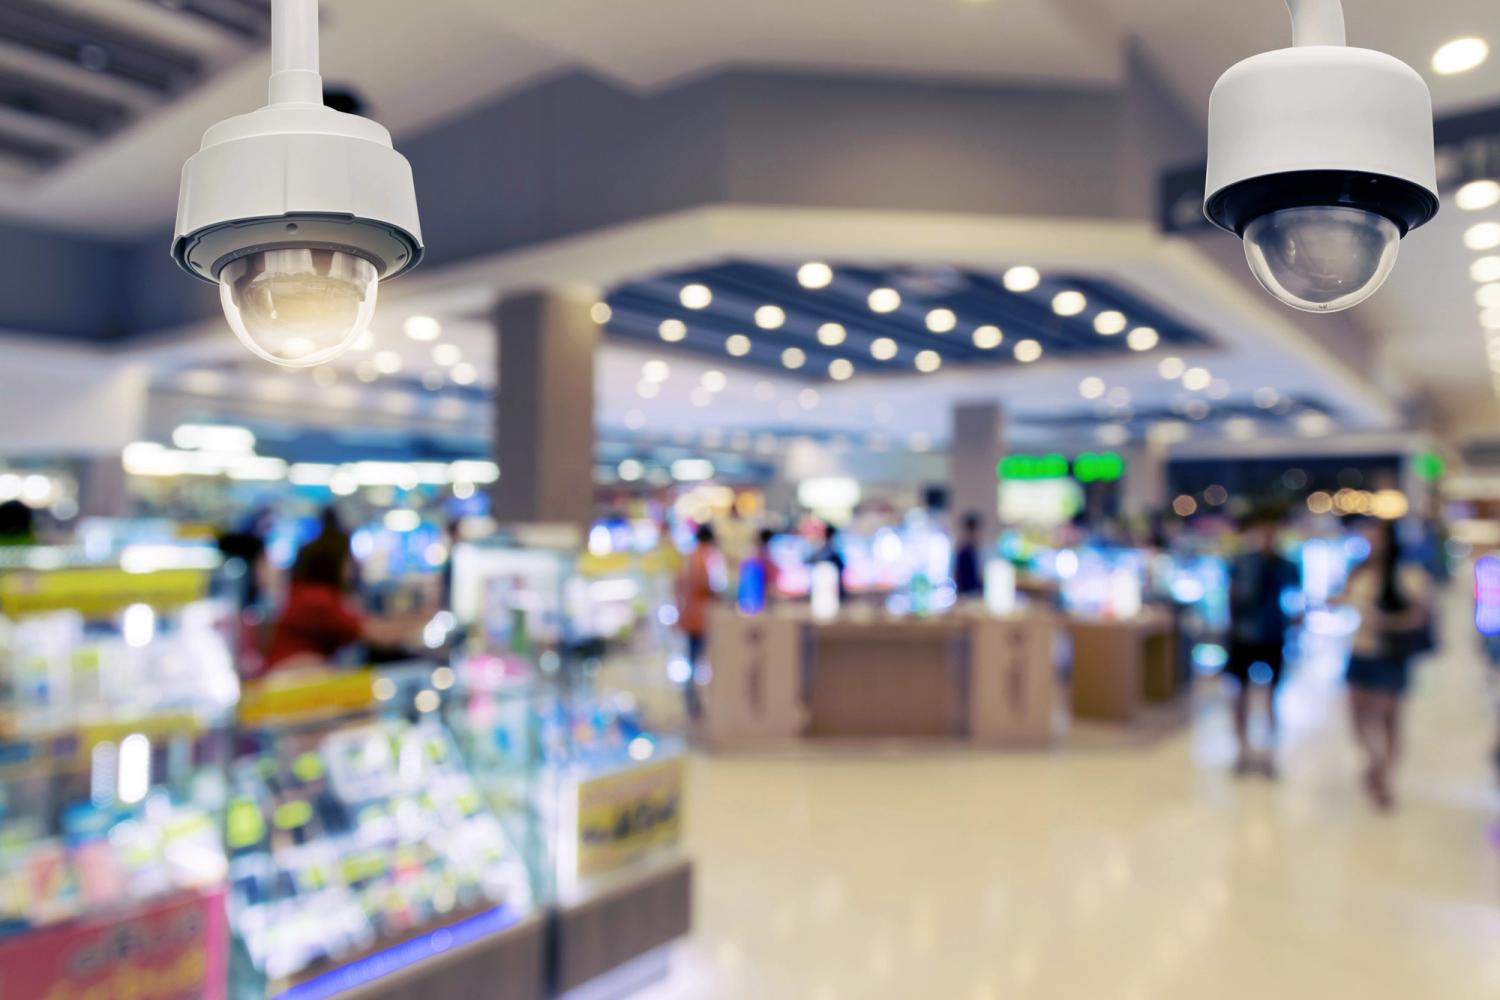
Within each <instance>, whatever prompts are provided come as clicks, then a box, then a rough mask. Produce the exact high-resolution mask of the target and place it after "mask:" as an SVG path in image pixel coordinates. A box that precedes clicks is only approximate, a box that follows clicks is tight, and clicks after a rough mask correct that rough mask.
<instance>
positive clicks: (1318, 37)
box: [1286, 0, 1345, 46]
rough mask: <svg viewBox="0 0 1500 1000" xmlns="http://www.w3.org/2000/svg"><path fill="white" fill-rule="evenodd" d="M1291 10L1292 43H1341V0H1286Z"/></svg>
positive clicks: (1299, 44)
mask: <svg viewBox="0 0 1500 1000" xmlns="http://www.w3.org/2000/svg"><path fill="white" fill-rule="evenodd" d="M1286 6H1287V9H1288V10H1290V11H1291V12H1292V44H1293V45H1296V46H1303V45H1343V44H1345V36H1344V5H1343V3H1342V0H1286Z"/></svg>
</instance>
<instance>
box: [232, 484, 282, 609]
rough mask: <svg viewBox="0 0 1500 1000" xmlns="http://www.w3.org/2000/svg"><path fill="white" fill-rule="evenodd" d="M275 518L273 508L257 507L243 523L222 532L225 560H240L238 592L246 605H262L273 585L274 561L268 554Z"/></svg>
mask: <svg viewBox="0 0 1500 1000" xmlns="http://www.w3.org/2000/svg"><path fill="white" fill-rule="evenodd" d="M271 521H272V519H271V511H270V510H269V509H267V508H265V507H257V508H256V509H255V510H252V511H251V512H250V513H249V515H247V516H246V517H245V519H244V521H243V522H241V524H240V525H239V527H237V528H232V529H230V530H229V531H226V532H224V533H223V534H222V535H220V536H219V552H220V553H221V554H222V555H223V556H224V559H225V561H226V562H232V563H237V564H238V571H239V574H240V575H239V576H238V577H237V580H238V586H237V591H238V593H237V595H236V596H237V597H238V599H239V602H240V607H241V608H242V609H243V608H256V607H259V606H260V604H261V602H262V601H265V600H266V599H267V598H268V597H269V595H270V593H271V591H272V589H273V588H272V586H271V572H272V570H271V561H270V559H269V558H267V546H268V541H269V538H270V534H271Z"/></svg>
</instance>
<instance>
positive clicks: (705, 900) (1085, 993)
mask: <svg viewBox="0 0 1500 1000" xmlns="http://www.w3.org/2000/svg"><path fill="white" fill-rule="evenodd" d="M1466 615H1467V611H1466V609H1465V608H1464V607H1461V606H1459V601H1458V600H1457V599H1455V600H1454V601H1453V603H1452V606H1451V607H1450V608H1448V612H1447V616H1446V617H1447V622H1446V629H1445V631H1444V636H1445V637H1446V639H1447V648H1446V649H1445V651H1444V652H1443V653H1442V655H1440V656H1439V657H1437V658H1435V659H1434V660H1432V661H1430V662H1429V663H1428V664H1427V665H1426V667H1425V668H1424V669H1423V670H1422V672H1421V676H1420V681H1419V686H1418V690H1417V692H1416V694H1415V696H1414V698H1413V704H1412V713H1411V720H1412V727H1411V732H1410V736H1411V739H1410V753H1409V756H1408V759H1407V763H1406V766H1405V767H1404V769H1403V773H1402V777H1401V788H1400V791H1401V795H1402V805H1401V809H1400V811H1399V812H1398V813H1397V814H1396V815H1394V816H1391V817H1380V816H1377V815H1375V814H1374V813H1373V812H1372V811H1371V809H1370V808H1369V807H1368V806H1367V804H1366V802H1365V801H1364V799H1363V798H1362V797H1361V795H1360V793H1359V791H1358V790H1357V783H1356V779H1355V775H1356V772H1357V765H1356V761H1355V757H1354V753H1353V751H1352V749H1351V747H1350V743H1349V739H1348V733H1347V728H1346V722H1345V718H1344V714H1343V701H1342V688H1341V685H1340V684H1339V681H1338V669H1337V667H1336V666H1335V665H1334V664H1333V663H1332V662H1331V660H1332V658H1325V659H1324V660H1323V661H1322V662H1320V663H1317V664H1314V665H1312V666H1310V667H1308V668H1307V669H1305V670H1303V671H1302V672H1301V674H1300V675H1299V676H1298V677H1297V679H1296V680H1295V682H1293V684H1292V685H1291V686H1290V687H1289V689H1288V691H1287V695H1286V699H1285V702H1284V703H1285V709H1286V717H1287V723H1286V725H1287V729H1288V736H1287V743H1288V746H1287V749H1286V753H1285V755H1284V774H1283V777H1282V780H1281V781H1280V782H1279V783H1276V784H1269V783H1266V782H1264V781H1237V780H1235V779H1233V778H1232V777H1230V776H1229V775H1228V774H1227V768H1228V761H1229V758H1230V756H1231V753H1232V749H1231V739H1230V734H1229V730H1228V725H1227V719H1226V716H1225V712H1224V706H1223V704H1222V703H1221V702H1220V700H1219V699H1211V701H1213V702H1215V703H1214V704H1209V705H1206V706H1204V707H1203V708H1202V710H1201V711H1200V713H1199V717H1198V718H1197V719H1196V720H1195V722H1194V724H1193V725H1192V727H1191V729H1190V730H1184V731H1183V732H1181V733H1180V734H1178V735H1174V736H1172V737H1170V738H1168V739H1166V740H1164V741H1162V742H1160V743H1158V744H1156V745H1154V746H1151V747H1149V748H1146V749H1144V750H1142V749H1135V750H1130V751H1123V750H1114V751H1110V752H1103V751H1099V750H1090V751H1088V752H1079V751H1073V752H1064V753H1058V754H1035V755H1014V756H1012V755H969V754H959V753H951V754H950V753H943V754H924V755H916V756H903V755H894V754H892V755H886V756H879V757H873V758H872V757H869V756H864V755H850V754H846V755H827V754H819V755H808V756H799V757H795V758H789V757H770V758H755V757H699V758H698V759H697V760H695V762H694V764H693V768H692V777H691V787H690V795H691V803H690V806H689V817H690V830H689V840H690V844H689V846H690V849H691V851H692V853H693V854H694V855H695V856H696V858H697V859H698V861H699V875H700V881H699V894H698V911H697V920H698V932H697V934H696V935H695V936H694V937H693V938H692V939H690V941H689V942H688V943H686V944H684V945H683V946H681V947H679V949H678V950H677V951H676V953H675V955H674V967H673V968H674V972H673V976H672V978H671V979H670V980H669V981H668V982H666V983H663V984H659V985H657V986H654V987H651V988H649V989H648V990H646V991H645V992H644V993H643V994H642V996H644V997H646V998H649V1000H688V998H691V1000H709V998H741V997H743V998H756V1000H764V998H772V997H774V998H778V1000H782V998H786V1000H791V998H808V1000H883V998H903V1000H906V998H924V1000H925V998H935V1000H946V998H957V1000H991V998H996V1000H998V998H1005V1000H1009V998H1027V997H1038V998H1041V997H1046V998H1067V1000H1072V998H1090V1000H1092V998H1120V1000H1147V998H1151V1000H1179V998H1180V1000H1189V998H1191V1000H1201V998H1203V997H1213V998H1215V1000H1251V998H1272V997H1274V998H1278V1000H1282V998H1294V1000H1295V998H1303V997H1306V998H1320V1000H1322V998H1327V1000H1344V998H1349V997H1363V998H1391V1000H1396V998H1401V1000H1407V998H1428V997H1445V998H1448V997H1451V998H1460V997H1462V998H1466V1000H1478V998H1484V997H1500V844H1496V843H1495V842H1493V841H1492V840H1491V839H1490V837H1489V827H1490V823H1491V819H1492V816H1493V813H1494V810H1495V806H1496V802H1495V797H1494V793H1493V791H1492V790H1493V789H1494V787H1495V782H1494V778H1493V775H1492V774H1491V773H1490V771H1489V770H1488V769H1487V767H1486V764H1485V760H1486V756H1487V750H1488V747H1489V746H1490V744H1491V742H1492V740H1493V729H1494V723H1493V719H1492V712H1491V709H1490V707H1489V703H1488V701H1487V699H1486V693H1485V688H1484V671H1483V666H1482V662H1481V659H1480V657H1479V655H1478V652H1477V649H1476V648H1475V643H1474V640H1473V632H1472V626H1471V625H1470V624H1469V622H1468V621H1467V619H1466Z"/></svg>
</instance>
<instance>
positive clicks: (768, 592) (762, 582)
mask: <svg viewBox="0 0 1500 1000" xmlns="http://www.w3.org/2000/svg"><path fill="white" fill-rule="evenodd" d="M775 537H776V532H774V531H772V530H771V529H770V528H762V529H761V530H760V533H759V535H758V536H757V540H756V546H755V551H754V552H753V553H751V555H750V557H749V558H748V559H746V560H745V561H744V562H743V563H741V564H740V578H739V582H738V583H737V584H736V585H735V595H736V599H737V600H738V602H739V606H740V610H741V611H744V612H745V613H747V614H755V613H757V612H759V611H763V610H765V608H766V606H767V605H769V604H770V603H771V602H772V601H774V600H775V599H776V594H777V587H778V586H779V585H780V582H781V580H780V576H781V570H780V568H779V567H777V565H776V560H775V559H773V558H772V556H771V542H772V540H773V539H775Z"/></svg>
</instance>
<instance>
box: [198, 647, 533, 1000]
mask: <svg viewBox="0 0 1500 1000" xmlns="http://www.w3.org/2000/svg"><path fill="white" fill-rule="evenodd" d="M454 688H455V677H454V672H453V671H452V670H451V668H449V667H447V666H446V665H443V664H434V663H425V662H423V663H411V664H402V665H395V666H390V667H384V668H382V669H380V670H379V671H378V672H375V671H361V672H358V673H353V674H326V673H314V674H307V675H300V676H291V677H275V676H273V677H272V678H270V679H268V680H267V681H266V682H263V683H261V684H256V685H254V686H252V687H251V688H250V689H249V690H247V692H246V698H245V704H244V706H243V707H242V710H241V723H242V725H241V730H240V733H239V747H238V749H239V751H240V752H239V756H238V758H237V760H236V761H235V764H234V767H233V772H232V774H233V783H234V791H233V797H232V798H231V800H230V802H229V806H228V809H227V821H226V826H225V829H226V842H227V844H228V846H229V855H230V862H229V864H230V880H231V889H230V907H229V912H230V920H231V925H232V927H233V929H234V939H235V949H234V956H233V958H234V963H233V967H234V975H233V995H234V996H236V997H247V998H248V997H259V996H282V997H288V998H297V1000H307V998H314V997H325V996H333V995H340V996H344V995H349V996H361V997H381V998H387V997H403V996H415V995H418V994H429V995H430V994H431V993H432V991H433V990H435V989H436V990H445V991H446V992H443V993H441V994H440V995H453V996H471V995H480V994H481V991H482V993H483V995H485V996H493V997H503V998H515V1000H529V998H532V997H539V996H541V995H542V994H543V990H544V966H543V958H544V940H543V932H544V923H543V921H542V919H541V918H540V917H539V916H538V915H537V911H536V907H535V899H536V896H535V893H534V891H533V888H532V885H531V876H530V871H531V868H532V865H531V864H530V863H529V862H528V859H527V858H526V857H525V855H524V849H525V839H526V838H524V837H522V838H518V837H517V836H516V832H515V831H516V830H517V823H521V824H523V825H524V818H519V819H518V818H516V817H502V816H501V815H500V814H499V813H498V812H497V811H496V809H495V808H494V806H493V800H492V799H491V798H490V797H489V796H488V795H486V794H485V792H484V791H483V789H482V787H481V784H480V782H479V781H478V780H477V777H476V775H475V774H474V773H473V771H472V770H471V767H470V764H469V762H468V760H467V759H466V757H465V755H464V754H463V753H462V752H461V750H460V746H459V740H458V739H457V738H456V736H455V731H454V728H453V723H454V719H453V707H454V704H455V698H456V692H455V690H454ZM503 819H505V820H509V822H505V821H503Z"/></svg>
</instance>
